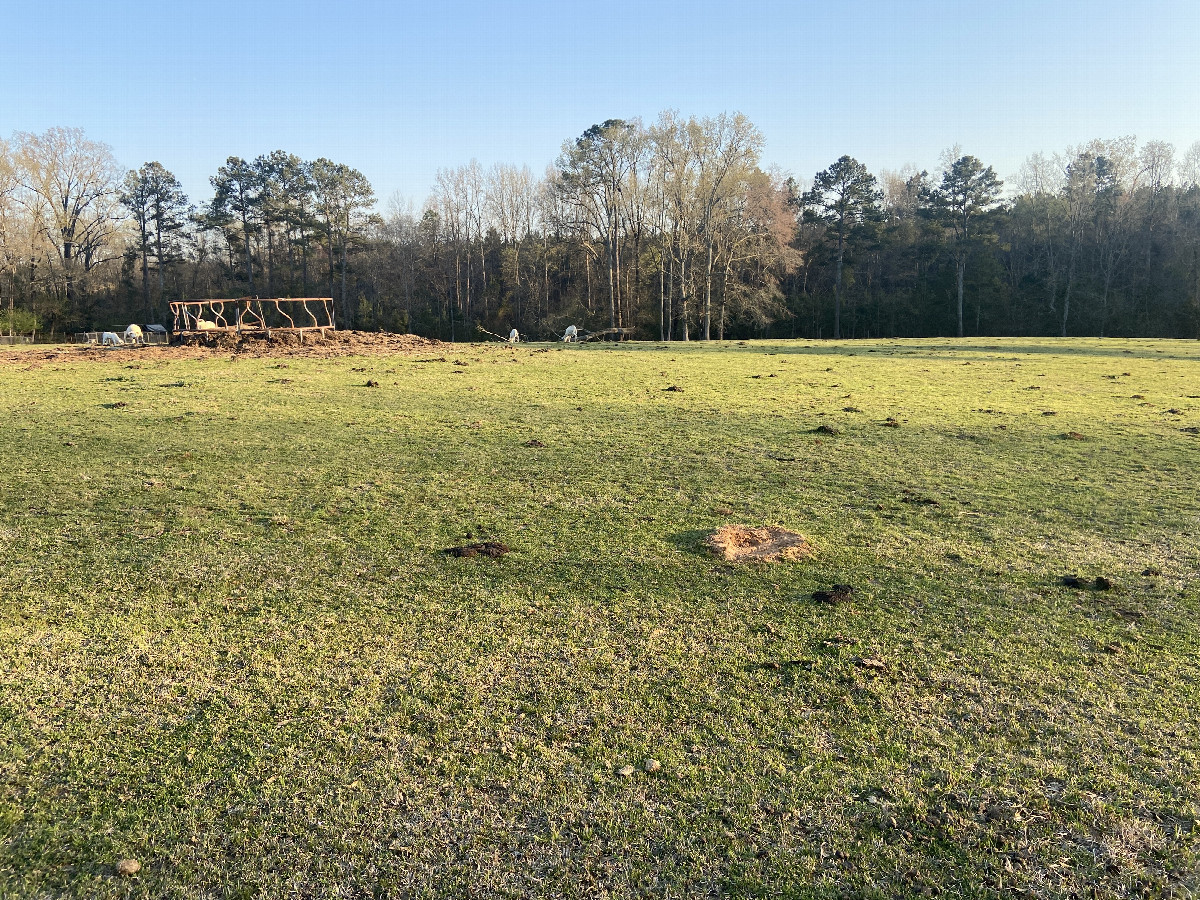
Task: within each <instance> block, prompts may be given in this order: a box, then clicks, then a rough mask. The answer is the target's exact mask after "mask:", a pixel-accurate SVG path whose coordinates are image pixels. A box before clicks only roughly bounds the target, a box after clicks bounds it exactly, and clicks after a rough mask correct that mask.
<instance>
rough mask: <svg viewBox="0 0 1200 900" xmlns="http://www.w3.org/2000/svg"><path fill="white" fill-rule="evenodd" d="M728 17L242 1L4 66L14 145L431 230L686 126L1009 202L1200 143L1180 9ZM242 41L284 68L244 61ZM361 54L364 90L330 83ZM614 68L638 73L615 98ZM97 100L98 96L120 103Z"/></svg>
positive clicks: (61, 32)
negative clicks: (1055, 160)
mask: <svg viewBox="0 0 1200 900" xmlns="http://www.w3.org/2000/svg"><path fill="white" fill-rule="evenodd" d="M717 8H718V7H717V5H716V4H714V3H711V2H707V0H706V2H703V3H700V4H682V3H677V2H669V3H659V4H655V5H654V6H653V7H651V8H641V7H636V6H635V5H634V4H632V3H627V2H623V3H620V4H618V5H617V6H616V7H615V9H616V10H617V12H616V14H615V15H614V16H612V17H609V18H608V19H607V20H606V21H605V22H594V21H592V20H590V19H587V18H586V15H585V13H584V12H581V11H579V10H577V9H574V8H571V9H563V10H559V9H557V8H555V7H552V6H551V5H550V4H548V3H544V2H526V3H510V4H505V5H492V6H486V7H485V6H484V5H483V4H479V3H476V2H466V0H459V2H455V3H451V4H449V5H448V6H447V5H440V6H439V7H438V8H437V11H436V12H435V11H433V10H432V9H427V10H424V11H422V10H421V9H420V8H418V9H417V10H416V11H415V13H414V14H412V15H406V10H400V9H396V8H393V7H377V6H376V5H374V4H355V5H352V6H350V7H348V8H347V9H345V10H339V13H338V16H337V18H336V20H335V21H325V20H324V19H322V20H320V21H317V20H316V19H315V17H314V16H313V15H312V14H313V13H314V12H316V11H318V10H320V9H321V7H317V6H316V5H315V4H302V5H300V6H296V5H287V6H285V5H284V4H282V3H279V2H259V3H252V4H248V5H236V6H235V5H234V4H232V3H230V2H228V0H222V2H219V3H217V4H215V5H213V6H211V7H207V8H206V9H205V10H204V11H197V10H194V9H190V8H185V9H163V8H161V7H151V6H150V5H149V4H147V3H145V2H144V0H137V2H125V3H122V4H119V5H118V6H115V7H114V6H109V7H108V8H107V9H105V10H99V9H97V8H94V7H85V6H84V5H83V4H80V3H76V2H71V3H67V4H65V5H62V6H61V7H59V8H56V10H55V11H53V12H52V13H46V12H44V11H42V10H39V11H38V12H37V13H31V12H27V11H24V10H17V11H15V12H14V13H12V14H11V15H10V16H9V20H10V22H13V23H15V26H16V27H15V33H16V34H18V35H23V34H26V33H30V34H33V33H37V32H44V31H45V30H46V27H47V26H48V25H53V26H54V28H53V29H52V30H53V33H55V34H56V37H57V36H61V39H62V52H61V58H62V60H63V63H62V65H61V67H56V69H55V70H54V71H53V72H48V71H46V69H45V64H44V57H43V55H42V54H41V53H40V51H39V46H40V45H39V43H38V42H37V41H33V40H30V41H21V40H18V41H16V42H15V44H16V50H15V52H10V53H9V54H8V55H6V57H5V58H4V59H3V60H0V137H4V138H8V137H11V135H12V134H13V133H14V132H18V131H30V132H39V131H44V130H45V129H46V128H49V127H52V126H63V127H78V128H81V129H83V131H84V132H85V134H86V135H87V136H88V137H89V138H90V139H92V140H96V141H101V142H103V143H106V144H108V145H109V146H111V147H112V149H113V152H114V154H115V156H116V158H117V160H118V162H119V163H120V164H121V166H122V167H123V168H126V169H134V168H137V167H139V166H141V165H142V164H144V163H145V162H149V161H151V160H157V161H159V162H161V163H162V164H163V165H164V166H165V167H166V168H168V169H169V170H171V171H172V172H173V173H174V174H175V175H176V176H177V177H178V178H179V179H180V181H181V182H182V183H183V186H184V189H185V191H186V192H187V193H188V196H189V198H190V199H191V200H192V201H193V202H195V203H198V204H199V203H202V202H204V201H205V200H207V198H209V197H210V196H211V188H210V186H209V183H208V178H209V176H211V175H212V174H214V173H215V172H216V170H217V167H218V166H220V165H222V164H223V163H224V162H225V160H226V158H227V157H229V156H241V157H244V158H247V159H253V158H254V157H256V156H258V155H260V154H266V153H269V152H271V151H272V150H276V149H283V150H286V151H288V152H291V153H296V154H297V155H299V156H301V157H303V158H305V159H314V158H317V157H320V156H325V157H328V158H330V159H333V160H335V161H337V162H342V163H345V164H347V165H349V166H352V167H354V168H356V169H358V170H359V171H361V172H362V173H363V174H364V175H365V176H366V177H367V179H368V180H369V181H370V182H371V184H372V186H373V187H374V189H375V193H376V198H377V201H378V205H379V207H380V208H381V209H384V208H386V205H387V203H388V201H389V199H390V198H391V197H392V196H394V195H399V196H400V197H401V198H403V199H404V200H406V201H410V202H412V203H413V205H414V206H416V207H420V206H421V204H423V203H424V202H425V199H426V198H427V197H428V195H429V194H430V192H431V190H432V187H433V181H434V178H435V175H436V172H437V171H438V170H439V169H442V168H453V167H456V166H460V165H464V164H466V163H468V162H470V161H471V160H473V159H475V160H478V161H479V162H480V164H481V165H483V166H485V167H487V166H490V165H492V164H494V163H499V162H503V163H510V164H513V165H517V166H522V165H527V166H529V168H530V169H532V170H533V171H534V173H535V174H537V175H540V174H541V173H542V171H543V170H544V169H545V167H546V166H547V165H549V164H551V163H552V162H553V161H554V159H555V157H556V156H557V155H558V153H559V151H560V149H561V146H562V144H563V142H565V141H569V140H573V139H574V138H575V137H577V136H578V135H579V134H581V133H582V132H583V131H584V130H586V129H587V128H588V127H589V126H591V125H593V124H595V123H597V122H602V121H604V120H605V119H608V118H624V119H633V118H641V119H642V120H643V121H646V122H647V123H650V122H652V121H653V120H654V119H655V118H656V117H657V115H658V113H659V112H661V111H662V110H665V109H678V110H679V111H680V112H681V113H682V114H683V115H685V116H692V115H694V116H697V117H704V116H712V115H717V114H719V113H722V112H742V113H744V114H745V115H746V116H747V117H748V118H749V119H750V120H751V121H752V122H753V123H754V124H755V125H756V126H758V128H759V129H760V130H761V131H762V132H763V135H764V138H765V148H764V152H763V155H762V160H761V163H762V166H763V168H778V169H780V170H782V171H783V172H785V173H787V174H790V175H793V176H795V177H796V178H797V179H800V180H804V179H810V178H811V177H812V176H813V174H815V173H816V172H817V171H819V170H821V169H823V168H825V167H826V166H828V165H829V164H830V163H831V162H833V161H834V160H835V159H837V158H838V157H839V156H841V155H843V154H847V155H850V156H853V157H855V158H856V159H858V160H859V161H861V162H863V163H864V164H865V165H866V166H867V167H868V169H870V170H871V171H872V172H873V173H876V174H878V173H879V172H880V171H881V170H884V169H890V170H899V169H901V168H902V167H903V166H905V165H913V166H916V167H917V169H928V170H931V171H932V170H933V169H934V168H935V166H936V164H937V160H938V157H939V155H940V154H942V153H943V152H944V151H945V150H946V149H947V148H950V147H953V146H955V145H958V146H961V148H962V151H963V152H964V153H969V154H971V155H974V156H976V157H978V158H979V159H980V160H982V161H983V163H984V164H985V165H990V166H992V167H993V168H994V169H995V171H996V173H997V174H998V175H999V176H1000V177H1001V178H1003V179H1004V180H1005V182H1006V183H1009V182H1011V179H1012V177H1013V176H1014V175H1015V174H1016V173H1017V171H1018V169H1019V167H1020V165H1021V164H1022V163H1023V162H1024V161H1025V160H1026V159H1027V158H1029V157H1030V156H1031V155H1032V154H1034V153H1045V154H1047V155H1051V154H1055V153H1062V152H1063V151H1064V150H1065V149H1066V148H1067V147H1069V146H1073V145H1079V144H1082V143H1085V142H1087V141H1089V140H1092V139H1095V138H1115V137H1119V136H1125V135H1135V136H1136V137H1137V139H1138V141H1139V143H1144V142H1146V141H1148V140H1160V141H1166V142H1168V143H1171V144H1173V145H1174V147H1175V150H1176V158H1177V159H1179V158H1181V157H1182V156H1183V154H1184V153H1185V152H1186V151H1187V150H1188V149H1189V147H1190V146H1191V144H1192V143H1193V142H1194V141H1197V140H1200V126H1197V125H1196V124H1195V123H1197V122H1198V121H1200V98H1197V96H1196V95H1195V93H1194V92H1192V91H1189V89H1188V88H1189V86H1190V85H1193V84H1195V83H1200V59H1198V58H1197V57H1196V55H1195V54H1194V53H1190V52H1189V50H1188V48H1187V46H1186V45H1187V41H1188V37H1189V35H1190V34H1194V33H1195V30H1196V26H1197V25H1200V11H1198V10H1197V9H1196V8H1195V7H1194V6H1192V5H1190V4H1186V3H1182V2H1176V0H1160V2H1157V3H1152V4H1151V5H1150V6H1149V8H1148V9H1146V10H1144V11H1143V12H1142V13H1140V14H1139V15H1138V16H1136V17H1130V16H1129V14H1128V12H1127V11H1126V10H1124V9H1123V8H1122V7H1120V6H1118V5H1117V4H1116V3H1112V2H1107V0H1106V2H1102V3H1092V4H1085V3H1080V2H1068V3H1059V4H1055V6H1054V8H1053V9H1050V10H1045V9H1042V8H1041V5H1040V4H1037V3H1033V2H1028V0H1022V2H1019V3H1017V4H1015V5H1013V6H1011V7H1009V8H1008V9H1007V10H1006V11H1003V12H1002V11H999V10H996V9H994V8H986V9H983V8H980V7H979V6H978V5H977V4H972V3H952V2H933V0H922V2H919V3H915V4H910V5H908V6H907V7H906V8H904V9H903V10H897V9H895V8H892V7H890V6H887V5H885V4H882V3H879V2H857V3H853V4H851V5H850V8H849V9H848V10H847V11H845V12H842V13H841V14H840V15H839V14H838V13H837V12H834V11H830V10H827V9H824V8H817V7H816V6H815V5H812V4H800V5H797V4H785V3H779V2H771V3H768V4H766V5H765V6H763V7H761V8H760V9H759V10H756V13H755V15H753V16H751V15H746V16H742V17H739V18H736V19H731V18H729V17H728V16H714V15H713V11H714V10H717ZM409 9H411V7H410V8H409ZM842 9H846V7H843V8H842ZM114 10H116V12H114ZM964 18H966V19H969V21H963V19H964ZM613 20H616V21H613ZM131 22H132V23H134V24H133V25H132V26H131V25H130V23H131ZM230 23H237V24H238V25H239V28H238V29H237V30H236V31H235V30H232V29H230V28H229V27H228V26H229V24H230ZM235 33H240V34H247V35H253V36H255V37H261V44H262V45H263V46H262V47H261V48H260V47H257V46H256V49H255V50H254V51H253V52H252V53H250V54H245V53H243V52H242V51H240V50H239V49H238V47H237V46H235V45H236V43H237V42H236V41H233V40H230V39H229V36H230V35H232V34H235ZM180 34H186V35H190V37H189V39H188V40H187V41H185V42H183V43H180V42H179V41H178V36H179V35H180ZM1065 34H1072V35H1074V40H1073V41H1072V49H1071V52H1070V53H1069V54H1063V53H1062V52H1061V46H1060V45H1061V44H1062V41H1063V35H1065ZM131 45H132V46H145V47H165V48H167V50H166V51H164V52H166V53H167V55H168V59H169V60H170V63H169V65H168V66H166V67H165V68H161V67H158V66H157V64H156V63H155V62H154V61H153V60H154V58H155V57H149V59H150V60H151V61H150V62H149V64H148V63H147V58H148V57H147V56H146V55H145V54H143V55H141V56H137V55H128V54H127V55H126V56H121V55H120V54H121V52H122V51H121V48H126V47H129V46H131ZM175 45H178V46H177V47H175ZM342 46H348V47H351V49H350V50H347V51H345V55H346V57H347V58H348V59H349V60H350V62H348V63H347V64H346V68H350V69H352V71H350V72H348V73H347V72H340V73H339V72H338V67H337V66H336V65H331V66H329V67H327V68H322V67H321V66H320V65H314V64H313V60H319V59H320V58H321V55H322V54H323V53H327V52H329V48H331V47H342ZM97 47H101V48H103V49H104V56H105V61H106V62H107V64H108V67H107V69H105V70H104V71H103V72H101V73H97V71H96V59H95V57H96V50H95V48H97ZM172 47H175V49H172ZM398 47H399V48H403V49H397V48H398ZM571 47H574V48H575V49H574V51H573V52H563V51H564V50H566V49H570V48H571ZM1128 47H1134V48H1136V50H1134V51H1132V52H1130V51H1129V50H1127V49H1126V48H1128ZM613 48H616V50H615V52H614V50H613ZM714 59H715V60H717V62H716V63H712V64H710V62H709V61H710V60H714ZM463 60H465V61H466V62H465V63H464V62H463ZM598 63H599V65H598ZM606 68H608V69H613V68H615V69H617V70H618V71H617V73H616V74H614V75H611V76H608V77H601V76H602V75H603V72H604V70H605V69H606ZM598 72H599V73H600V75H598V74H597V73H598ZM954 72H961V73H962V77H960V78H947V76H948V75H953V73H954ZM80 84H99V85H100V86H101V89H102V92H103V93H102V96H103V97H105V98H106V102H104V103H97V102H96V100H95V94H94V93H91V92H89V91H85V90H80V88H79V85H80ZM1008 186H1009V187H1010V188H1011V187H1012V185H1011V184H1009V185H1008Z"/></svg>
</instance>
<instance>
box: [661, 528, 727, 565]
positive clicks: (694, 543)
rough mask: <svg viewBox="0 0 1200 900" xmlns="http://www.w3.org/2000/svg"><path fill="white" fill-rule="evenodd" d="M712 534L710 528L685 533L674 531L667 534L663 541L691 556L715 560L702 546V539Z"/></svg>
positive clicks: (691, 529)
mask: <svg viewBox="0 0 1200 900" xmlns="http://www.w3.org/2000/svg"><path fill="white" fill-rule="evenodd" d="M712 533H713V530H712V529H711V528H690V529H688V530H687V531H676V532H675V533H673V534H668V535H666V537H665V538H664V540H665V541H666V542H667V543H668V544H670V545H671V546H672V547H674V548H675V549H676V550H680V551H682V552H684V553H687V554H690V555H691V556H702V557H704V558H705V559H709V560H716V557H715V556H713V555H712V554H711V553H709V552H708V550H707V549H706V548H705V546H704V539H705V538H706V537H708V536H709V535H710V534H712Z"/></svg>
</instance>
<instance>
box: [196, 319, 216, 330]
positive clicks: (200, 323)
mask: <svg viewBox="0 0 1200 900" xmlns="http://www.w3.org/2000/svg"><path fill="white" fill-rule="evenodd" d="M196 330H197V331H216V330H217V323H216V322H210V321H209V320H208V319H197V320H196Z"/></svg>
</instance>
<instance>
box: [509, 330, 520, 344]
mask: <svg viewBox="0 0 1200 900" xmlns="http://www.w3.org/2000/svg"><path fill="white" fill-rule="evenodd" d="M520 339H521V335H519V334H517V329H515V328H514V329H513V330H512V331H510V332H509V333H508V342H509V343H510V344H515V343H516V342H517V341H519V340H520Z"/></svg>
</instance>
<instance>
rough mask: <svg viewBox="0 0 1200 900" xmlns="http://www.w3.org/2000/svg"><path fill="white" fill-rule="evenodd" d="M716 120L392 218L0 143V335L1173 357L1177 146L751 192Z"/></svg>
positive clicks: (753, 144) (340, 176) (1186, 192)
mask: <svg viewBox="0 0 1200 900" xmlns="http://www.w3.org/2000/svg"><path fill="white" fill-rule="evenodd" d="M762 147H763V136H762V134H761V132H760V131H759V130H758V129H757V128H756V127H755V126H754V125H753V124H752V123H751V122H750V121H749V120H747V119H746V118H745V117H744V116H741V115H738V114H732V115H726V114H722V115H719V116H714V117H708V118H695V117H690V118H684V117H682V116H681V115H679V114H678V113H675V112H670V111H669V112H665V113H663V114H661V115H660V116H659V118H658V119H657V120H656V121H655V122H654V123H653V124H650V125H647V124H644V123H643V122H641V121H640V120H636V119H634V120H616V119H613V120H607V121H605V122H603V123H602V124H599V125H595V126H593V127H591V128H589V129H588V130H587V131H585V132H584V133H583V134H582V135H580V136H579V137H578V138H575V139H572V140H568V141H567V142H565V143H564V144H563V147H562V151H561V153H560V154H559V156H558V157H557V158H556V159H555V160H554V161H553V162H552V163H551V164H550V165H549V166H548V167H547V168H546V170H545V171H544V172H543V173H541V174H536V173H534V172H533V171H532V170H531V169H530V168H528V167H527V166H515V165H494V166H491V167H489V168H484V167H482V166H480V165H479V164H478V163H477V162H470V163H468V164H466V165H462V166H459V167H456V168H446V169H442V170H440V171H439V172H438V174H437V178H436V183H435V187H434V190H433V192H432V193H431V195H430V196H429V197H428V198H427V199H426V200H425V201H424V203H423V204H422V205H421V206H419V207H417V206H415V205H413V204H412V203H411V202H406V201H404V200H403V199H401V198H392V199H391V200H389V201H388V202H386V203H385V204H383V206H382V209H381V208H380V205H379V204H378V203H377V200H376V197H375V194H374V191H373V189H372V187H371V184H370V183H369V181H368V180H367V179H366V178H365V177H364V176H363V175H362V173H360V172H358V171H356V170H355V169H353V168H351V167H349V166H346V165H344V164H341V163H336V162H333V161H331V160H328V159H317V160H311V161H310V160H302V159H300V158H298V157H297V156H295V155H292V154H289V153H286V152H284V151H276V152H273V153H270V154H266V155H264V156H260V157H258V158H256V159H253V160H245V159H241V158H238V157H230V158H229V159H228V160H227V161H226V163H225V165H223V166H221V167H220V168H219V169H218V170H217V172H216V173H215V174H214V175H213V176H212V177H211V178H210V182H211V185H212V188H213V196H212V197H211V198H210V199H208V200H206V201H203V202H199V203H196V202H193V199H191V198H188V197H187V196H186V195H185V194H184V192H183V190H182V187H181V185H180V184H179V182H178V180H177V179H176V178H175V176H174V175H172V173H171V172H170V171H169V170H168V169H167V168H166V167H164V166H163V165H162V164H160V163H158V162H148V163H145V164H144V165H142V166H140V167H139V168H137V169H133V170H125V169H124V168H123V167H121V166H120V165H119V164H118V162H117V160H116V159H115V158H114V156H113V153H112V151H111V149H110V148H109V147H107V146H106V145H105V144H103V143H100V142H97V141H93V140H90V139H89V138H88V137H87V136H86V135H85V134H84V133H82V132H81V131H79V130H78V129H70V128H52V129H49V130H48V131H46V132H44V133H41V134H32V133H20V132H19V133H16V134H14V135H12V137H11V139H10V140H7V141H3V140H0V329H2V330H3V332H4V333H5V334H9V333H18V334H19V333H30V332H36V333H37V334H39V335H40V336H43V337H48V338H53V337H56V336H57V337H61V336H63V335H65V334H68V333H70V332H73V331H78V330H84V329H94V328H97V327H104V328H113V327H123V326H124V325H125V324H128V323H129V322H139V323H151V322H161V323H164V324H167V325H169V324H170V320H169V314H168V312H167V306H166V304H167V303H168V302H169V301H171V300H176V299H205V298H221V297H243V296H261V297H275V296H278V297H289V296H290V297H307V296H331V297H333V298H334V300H335V304H336V307H337V314H338V325H339V327H348V328H358V329H365V330H377V329H383V330H388V331H400V332H404V331H411V332H414V333H417V334H422V335H426V336H430V337H438V338H442V339H447V340H449V339H454V340H474V339H478V338H480V337H482V336H484V335H483V332H494V333H500V334H507V333H508V330H509V329H510V328H517V329H518V330H519V331H520V332H521V333H522V335H523V336H525V337H528V338H531V339H548V338H551V337H553V336H555V335H560V334H561V333H562V330H563V328H564V327H565V326H566V325H568V324H575V325H578V326H579V327H581V328H587V329H603V328H622V329H627V330H628V333H629V334H630V335H631V336H634V337H639V338H645V339H656V340H659V339H661V340H697V339H701V340H705V339H722V338H745V337H805V338H828V337H845V338H857V337H920V336H934V335H950V336H953V335H959V336H963V335H984V336H1005V335H1008V336H1025V335H1063V336H1089V335H1098V336H1152V337H1200V142H1197V143H1195V144H1193V145H1192V146H1191V147H1190V148H1189V149H1188V150H1187V151H1186V152H1185V153H1183V154H1182V155H1181V156H1177V154H1176V151H1175V148H1173V147H1172V146H1171V145H1170V144H1166V143H1163V142H1159V141H1149V142H1146V143H1144V144H1141V145H1139V144H1138V143H1137V141H1136V140H1135V139H1134V138H1132V137H1122V138H1117V139H1111V140H1099V139H1098V140H1094V141H1091V142H1089V143H1087V144H1085V145H1082V146H1078V147H1072V148H1068V149H1066V150H1065V151H1064V152H1062V153H1058V154H1053V155H1046V154H1035V155H1033V156H1031V157H1029V159H1028V160H1027V161H1026V162H1025V164H1024V165H1023V166H1022V168H1021V170H1020V172H1019V173H1018V175H1017V176H1016V177H1015V179H1012V182H1013V183H1011V184H1008V185H1005V184H1004V183H1003V182H1002V181H1001V180H1000V178H999V177H998V176H997V174H996V173H995V172H994V171H993V170H992V168H991V167H990V166H987V165H985V164H984V162H982V161H980V160H978V159H976V158H975V157H974V156H971V155H968V154H964V153H962V152H961V150H959V149H958V148H955V149H953V150H950V151H947V152H946V153H945V154H944V155H943V158H942V159H941V160H940V161H939V163H938V165H936V166H934V167H932V168H931V170H928V171H923V170H918V169H916V168H915V167H906V168H904V169H901V170H899V171H887V170H884V171H880V172H878V173H871V172H869V171H868V170H867V169H866V168H865V167H864V166H863V165H862V164H861V163H859V162H857V161H856V160H855V159H853V158H851V157H849V156H843V157H841V158H839V159H837V160H835V161H832V162H831V164H830V165H829V167H828V168H827V169H824V170H822V171H821V172H817V173H814V174H813V175H811V176H806V177H799V176H795V177H789V176H788V175H786V174H784V173H781V172H778V171H773V170H764V169H763V167H762V164H761V151H762Z"/></svg>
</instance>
